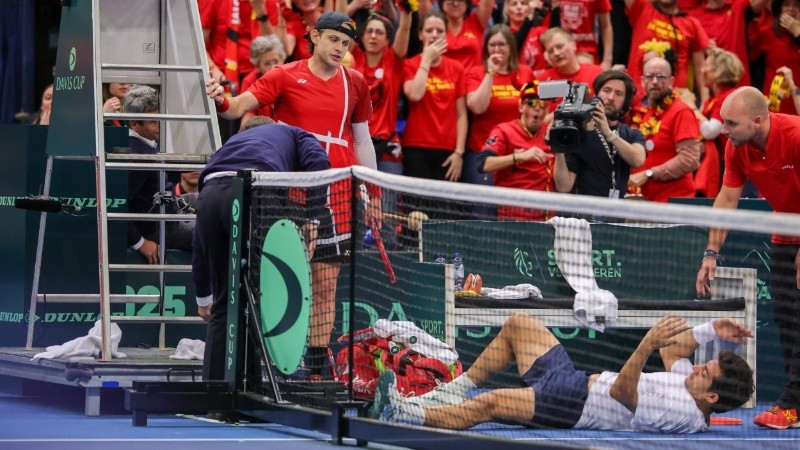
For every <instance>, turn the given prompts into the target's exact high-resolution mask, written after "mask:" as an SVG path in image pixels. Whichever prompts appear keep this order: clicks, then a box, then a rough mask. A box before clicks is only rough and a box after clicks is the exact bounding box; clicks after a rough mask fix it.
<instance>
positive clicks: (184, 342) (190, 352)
mask: <svg viewBox="0 0 800 450" xmlns="http://www.w3.org/2000/svg"><path fill="white" fill-rule="evenodd" d="M205 350H206V343H205V342H203V341H201V340H200V339H188V338H183V339H181V340H180V341H178V346H177V347H175V354H174V355H169V357H170V359H199V360H200V361H202V360H203V352H205Z"/></svg>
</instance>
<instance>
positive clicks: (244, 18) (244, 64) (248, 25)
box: [198, 0, 259, 82]
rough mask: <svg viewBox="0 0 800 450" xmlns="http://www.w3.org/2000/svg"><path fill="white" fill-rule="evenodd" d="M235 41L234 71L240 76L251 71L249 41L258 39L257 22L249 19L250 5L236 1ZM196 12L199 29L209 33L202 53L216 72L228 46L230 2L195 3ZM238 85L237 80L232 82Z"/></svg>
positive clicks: (225, 0)
mask: <svg viewBox="0 0 800 450" xmlns="http://www.w3.org/2000/svg"><path fill="white" fill-rule="evenodd" d="M238 3H239V19H240V22H241V23H240V25H239V39H238V40H237V41H236V44H237V49H238V61H237V63H238V71H239V74H240V76H244V75H245V74H247V73H249V72H250V71H251V70H253V68H254V67H253V63H251V62H250V42H251V41H252V40H253V36H258V34H259V30H258V23H256V21H255V20H254V18H253V9H252V7H251V6H250V2H247V1H242V0H239V2H238ZM198 6H199V9H200V26H201V27H203V28H204V29H207V30H211V34H210V35H209V38H208V41H207V42H206V43H205V45H206V51H208V54H209V55H210V56H211V60H212V61H214V64H216V65H217V66H219V68H220V70H224V68H225V56H226V47H227V45H228V25H229V24H230V20H231V17H232V13H231V11H232V6H233V3H232V1H231V0H198ZM233 81H236V82H238V81H239V80H233Z"/></svg>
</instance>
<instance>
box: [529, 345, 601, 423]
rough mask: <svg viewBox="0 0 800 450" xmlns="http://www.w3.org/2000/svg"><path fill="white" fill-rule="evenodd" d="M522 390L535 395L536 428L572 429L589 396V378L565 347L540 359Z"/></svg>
mask: <svg viewBox="0 0 800 450" xmlns="http://www.w3.org/2000/svg"><path fill="white" fill-rule="evenodd" d="M522 383H523V386H528V387H532V388H533V391H534V392H535V393H536V400H535V402H536V403H535V405H534V413H533V418H531V422H530V424H529V426H530V427H533V428H572V427H574V426H575V424H576V423H578V420H579V419H580V418H581V414H582V413H583V405H584V403H586V397H587V396H588V395H589V375H588V374H587V373H586V372H585V371H583V370H575V366H574V365H572V360H571V359H570V358H569V355H567V352H566V350H564V347H563V346H561V345H560V344H559V345H556V346H555V347H553V348H551V349H550V350H549V351H548V352H547V353H545V354H544V355H542V356H540V357H539V358H538V359H537V360H536V361H535V362H534V363H533V365H532V366H531V368H530V369H528V371H527V372H525V374H524V375H523V376H522Z"/></svg>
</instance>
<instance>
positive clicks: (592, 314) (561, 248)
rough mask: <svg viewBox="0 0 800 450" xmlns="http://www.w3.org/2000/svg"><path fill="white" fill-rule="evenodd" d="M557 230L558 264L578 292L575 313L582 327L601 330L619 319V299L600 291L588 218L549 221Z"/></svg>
mask: <svg viewBox="0 0 800 450" xmlns="http://www.w3.org/2000/svg"><path fill="white" fill-rule="evenodd" d="M547 222H548V223H550V224H551V225H553V227H554V228H555V229H556V235H555V241H554V242H553V247H554V249H555V256H556V263H557V264H558V268H559V269H560V270H561V274H562V275H563V276H564V279H566V280H567V283H569V285H570V286H571V287H572V289H574V290H575V292H576V294H575V303H573V306H572V307H573V311H574V312H575V319H576V320H577V321H578V322H580V323H581V324H582V325H584V326H587V327H590V328H594V329H595V330H598V331H601V332H602V331H604V330H605V323H607V322H612V321H614V320H616V319H617V297H616V296H615V295H614V294H613V293H612V292H610V291H607V290H605V289H600V287H598V286H597V280H595V278H594V266H593V265H592V231H591V229H590V228H589V222H587V221H586V220H584V219H575V218H566V217H553V218H552V219H550V220H548V221H547Z"/></svg>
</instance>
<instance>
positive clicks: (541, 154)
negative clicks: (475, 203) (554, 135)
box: [478, 82, 553, 220]
mask: <svg viewBox="0 0 800 450" xmlns="http://www.w3.org/2000/svg"><path fill="white" fill-rule="evenodd" d="M537 85H538V82H530V83H527V84H525V85H524V86H522V88H521V89H520V94H519V106H518V111H519V115H518V117H517V118H516V119H514V120H510V121H508V122H503V123H501V124H499V125H497V126H496V127H494V129H493V130H492V131H491V133H489V138H488V139H487V140H486V143H485V144H484V146H483V151H482V152H481V154H480V159H479V160H478V166H479V168H480V170H481V171H483V172H494V185H495V186H503V187H511V188H517V189H529V190H534V191H547V192H550V191H552V190H553V154H552V153H551V152H550V146H548V145H547V144H546V143H545V140H544V136H545V129H546V128H547V127H546V125H544V118H545V116H546V115H547V111H548V109H549V108H548V106H549V105H548V103H550V102H549V101H547V100H541V99H539V95H538V91H537V88H536V87H537ZM497 216H498V217H499V218H500V219H506V220H545V219H546V217H545V211H535V210H523V209H521V208H515V207H501V208H498V211H497Z"/></svg>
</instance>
